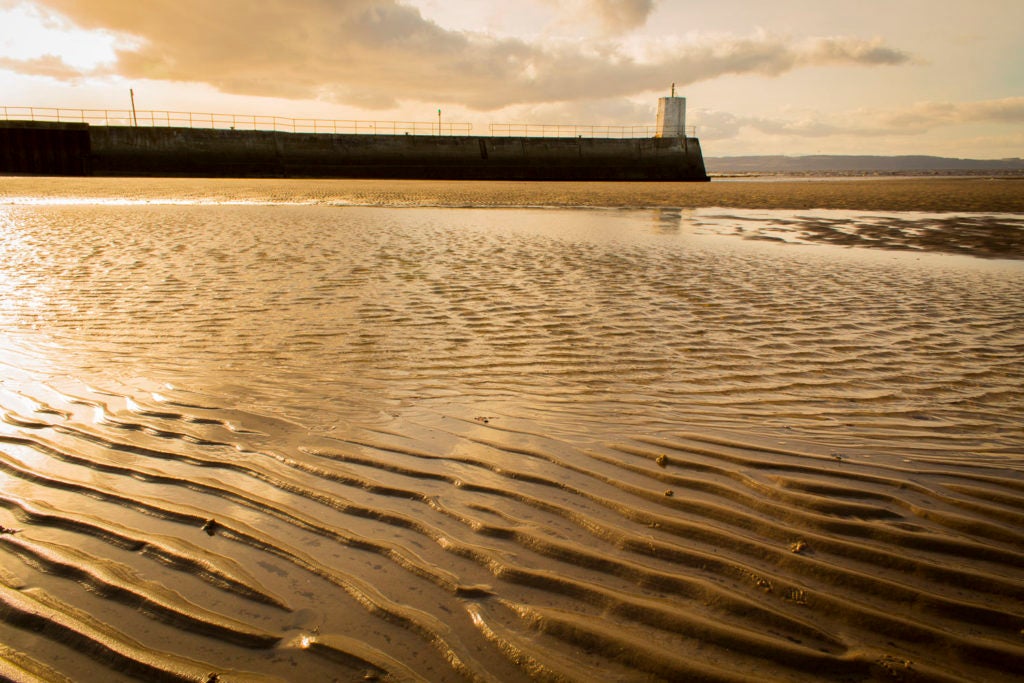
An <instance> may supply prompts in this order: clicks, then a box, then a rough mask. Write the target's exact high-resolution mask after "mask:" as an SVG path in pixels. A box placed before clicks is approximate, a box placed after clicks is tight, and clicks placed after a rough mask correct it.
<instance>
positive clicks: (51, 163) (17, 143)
mask: <svg viewBox="0 0 1024 683" xmlns="http://www.w3.org/2000/svg"><path fill="white" fill-rule="evenodd" d="M90 157H91V154H90V139H89V125H88V124H86V123H40V122H32V121H0V173H11V174H26V175H33V174H36V175H88V174H89V172H90V166H89V162H90Z"/></svg>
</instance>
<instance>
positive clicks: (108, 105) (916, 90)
mask: <svg viewBox="0 0 1024 683" xmlns="http://www.w3.org/2000/svg"><path fill="white" fill-rule="evenodd" d="M1022 45H1024V1H1022V0H975V1H974V2H969V3H968V2H962V1H960V0H956V1H953V0H858V1H856V2H854V1H843V2H837V1H834V0H775V1H774V2H764V1H763V0H715V1H713V2H704V1H697V0H660V1H659V0H517V1H515V2H505V1H499V0H472V1H471V0H245V1H242V0H0V106H8V107H25V106H35V107H63V108H74V109H78V108H90V109H92V108H96V109H126V108H128V107H129V94H128V93H129V89H130V88H131V89H134V92H135V99H136V106H137V107H138V108H139V109H140V110H160V111H163V110H170V111H192V112H216V113H229V114H260V115H277V116H285V117H296V118H299V117H318V118H325V119H362V120H380V121H391V120H398V121H431V120H434V119H435V118H436V116H437V110H438V109H442V110H443V112H444V117H445V120H446V121H451V122H455V121H458V122H467V123H471V124H473V127H474V128H473V132H474V133H475V134H481V135H485V134H487V133H488V124H489V123H511V122H516V123H519V122H526V123H580V124H594V125H602V124H612V125H618V124H638V125H642V124H653V122H654V117H655V109H656V102H657V98H658V97H660V96H663V95H667V94H668V91H669V88H670V86H671V84H672V83H673V82H675V83H676V84H677V90H678V94H681V95H685V96H686V97H687V98H688V101H687V105H688V112H689V116H688V123H690V124H692V125H695V126H697V134H698V136H699V137H700V138H701V142H702V144H703V147H704V153H705V154H706V155H708V156H729V155H741V154H816V153H822V154H935V155H941V156H960V157H973V158H1004V157H1024V48H1022Z"/></svg>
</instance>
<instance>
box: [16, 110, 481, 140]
mask: <svg viewBox="0 0 1024 683" xmlns="http://www.w3.org/2000/svg"><path fill="white" fill-rule="evenodd" d="M0 110H2V111H3V118H4V119H5V120H9V121H10V120H19V121H44V122H53V123H88V124H91V125H95V126H144V127H163V128H216V129H222V130H268V131H280V132H286V133H361V134H368V135H469V134H470V133H471V132H472V130H473V124H471V123H441V122H438V121H359V120H335V119H293V118H286V117H283V116H260V115H255V114H212V113H203V114H200V113H195V112H181V111H134V112H133V111H131V110H130V109H57V108H52V107H6V106H3V107H0Z"/></svg>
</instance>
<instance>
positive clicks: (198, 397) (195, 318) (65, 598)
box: [0, 177, 1024, 681]
mask: <svg viewBox="0 0 1024 683" xmlns="http://www.w3.org/2000/svg"><path fill="white" fill-rule="evenodd" d="M1021 292H1024V181H1022V180H1020V179H1012V178H875V177H872V178H852V179H834V178H810V179H780V178H772V179H727V180H726V179H720V180H714V181H712V182H711V183H681V184H677V183H571V182H569V183H513V182H440V181H438V182H431V181H373V180H342V181H323V180H271V179H268V180H229V179H211V180H204V179H146V180H141V179H104V178H3V179H2V182H0V371H2V374H0V412H2V418H3V419H2V421H0V631H2V632H3V637H2V638H0V678H8V679H12V680H46V681H51V680H54V681H59V680H75V681H100V680H103V681H112V680H139V679H142V680H191V681H231V680H238V681H250V680H252V681H256V680H296V681H297V680H340V681H346V680H396V681H399V680H400V681H406V680H426V681H462V680H495V681H516V680H522V681H527V680H567V681H577V680H578V681H589V680H616V681H641V680H643V681H647V680H672V681H679V680H694V681H704V680H706V681H748V680H772V681H774V680H779V681H782V680H786V681H793V680H796V681H818V680H836V681H890V680H903V681H974V680H986V681H1013V680H1020V672H1021V671H1024V570H1022V567H1024V531H1022V529H1024V430H1022V427H1021V425H1022V424H1024V390H1022V389H1021V387H1022V386H1024V302H1022V299H1021Z"/></svg>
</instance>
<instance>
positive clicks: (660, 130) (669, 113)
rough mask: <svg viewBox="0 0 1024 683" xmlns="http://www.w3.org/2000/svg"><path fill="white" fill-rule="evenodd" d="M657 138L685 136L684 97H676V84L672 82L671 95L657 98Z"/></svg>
mask: <svg viewBox="0 0 1024 683" xmlns="http://www.w3.org/2000/svg"><path fill="white" fill-rule="evenodd" d="M654 136H655V137H658V138H685V137H686V98H685V97H676V84H675V83H673V84H672V96H671V97H659V98H658V126H657V131H656V132H655V134H654Z"/></svg>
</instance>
